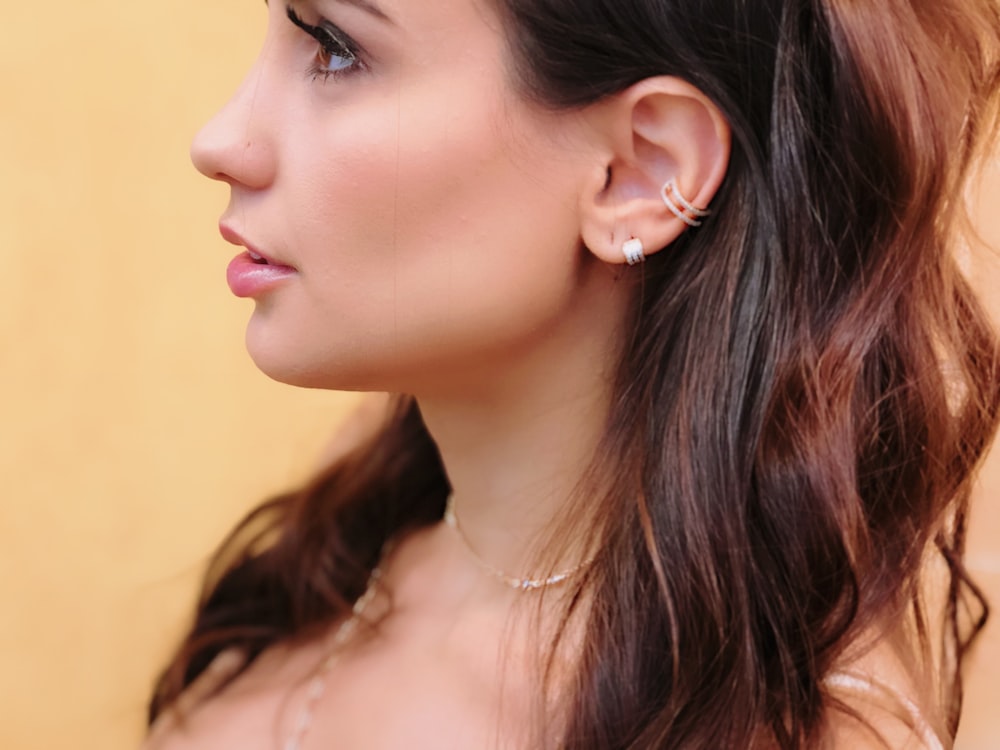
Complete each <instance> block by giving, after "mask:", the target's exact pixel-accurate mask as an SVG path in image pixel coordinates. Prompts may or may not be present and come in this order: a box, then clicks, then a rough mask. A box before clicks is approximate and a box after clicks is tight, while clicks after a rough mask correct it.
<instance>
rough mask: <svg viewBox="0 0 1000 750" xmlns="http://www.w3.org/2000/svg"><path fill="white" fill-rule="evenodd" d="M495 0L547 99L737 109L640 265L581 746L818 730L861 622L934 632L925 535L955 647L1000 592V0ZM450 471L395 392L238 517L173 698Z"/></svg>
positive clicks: (357, 581)
mask: <svg viewBox="0 0 1000 750" xmlns="http://www.w3.org/2000/svg"><path fill="white" fill-rule="evenodd" d="M495 4H496V5H498V6H499V12H500V15H501V18H502V19H503V21H504V23H505V27H506V32H507V39H508V48H509V61H510V68H511V70H510V72H511V76H512V79H513V81H514V82H515V85H516V86H518V88H519V89H520V90H521V91H522V92H523V94H524V95H525V96H526V97H528V98H530V99H532V100H534V101H536V102H538V103H539V104H541V105H543V106H547V107H552V108H570V109H571V108H578V107H585V106H587V105H589V104H591V103H593V102H596V101H599V100H601V99H602V98H604V97H607V96H611V95H613V94H615V93H617V92H620V91H621V90H623V89H624V88H626V87H628V86H629V85H631V84H633V83H635V82H638V81H640V80H643V79H644V78H646V77H649V76H654V75H676V76H680V77H682V78H684V79H686V80H688V81H690V82H691V83H693V84H694V85H696V86H697V87H698V88H700V89H701V90H702V91H703V92H704V93H705V94H706V95H707V96H709V97H710V98H711V99H712V100H713V101H714V102H715V103H716V105H717V106H718V107H719V108H720V109H721V110H722V112H723V114H724V115H725V117H726V118H727V120H728V122H729V124H730V126H731V129H732V134H733V149H732V157H731V162H730V166H729V170H728V173H727V176H726V178H725V181H724V183H723V185H722V186H721V188H720V191H719V194H718V196H717V197H716V199H715V201H714V203H713V209H714V211H715V215H714V216H713V217H712V219H711V220H710V221H708V222H706V223H705V225H704V226H703V227H701V228H700V229H698V230H697V231H694V232H688V233H686V234H684V235H683V236H682V237H681V238H680V239H679V240H678V241H677V242H675V243H674V245H673V246H672V247H671V248H670V250H669V251H668V252H662V253H657V254H656V255H655V256H653V257H651V259H650V261H649V262H648V263H647V264H646V265H645V266H644V267H643V269H642V272H641V277H640V283H637V285H636V294H635V305H634V312H633V314H634V316H635V319H636V321H641V325H636V326H634V330H635V331H636V332H637V333H635V335H633V336H632V337H631V338H630V339H629V340H628V341H627V342H626V344H625V348H624V352H623V355H622V358H621V363H620V367H619V370H618V376H617V381H616V386H615V396H614V401H613V404H612V410H611V416H610V419H609V423H608V426H607V431H606V435H605V439H604V448H605V449H606V450H605V452H604V455H606V456H608V457H609V459H608V460H606V461H604V462H602V463H601V464H599V465H595V470H594V476H595V477H598V478H599V479H600V480H601V481H600V482H599V488H600V490H601V494H600V495H599V496H598V498H597V499H595V494H594V493H591V494H590V499H589V501H588V502H589V503H590V504H591V513H590V514H589V515H587V516H585V517H587V518H588V519H590V520H591V522H590V525H589V527H588V529H587V530H586V533H590V534H591V535H592V536H593V538H596V539H599V540H600V541H601V544H600V552H599V554H598V556H597V558H596V560H595V564H594V565H593V566H592V567H591V568H590V571H589V573H588V575H586V576H585V577H583V578H582V579H581V580H580V581H579V582H578V584H577V585H578V587H579V588H580V593H583V592H586V593H587V594H588V596H589V599H588V600H589V601H590V602H591V604H590V608H589V609H588V612H587V616H586V618H587V619H586V637H585V639H584V644H583V650H582V653H580V654H579V655H578V657H579V661H578V665H577V671H576V679H575V682H574V683H573V686H572V690H571V696H570V701H569V706H568V709H567V717H568V718H567V721H566V725H565V727H564V730H563V731H562V739H561V740H560V745H561V746H563V747H566V748H579V749H581V750H583V749H586V750H609V749H611V748H636V749H639V748H667V747H669V748H750V747H760V746H777V747H781V748H800V747H803V746H807V745H810V744H813V743H814V742H815V741H817V740H818V739H819V738H820V737H821V734H822V731H823V722H824V717H825V715H826V712H827V711H828V710H829V709H831V708H836V704H835V702H834V701H833V700H832V698H831V697H830V696H829V694H828V692H827V691H826V690H824V688H823V678H824V677H825V676H826V675H827V674H829V672H830V671H831V670H832V669H833V668H834V667H835V665H836V664H837V660H838V658H840V657H842V656H843V655H844V651H845V649H846V648H847V647H848V646H849V645H851V644H852V643H855V642H856V641H857V640H858V639H860V638H862V636H863V635H864V634H866V633H869V632H872V631H873V630H875V631H877V630H878V629H879V628H881V627H884V625H885V623H886V622H887V621H889V620H890V619H894V618H897V617H909V618H911V619H912V620H913V622H914V623H915V624H916V629H917V631H918V632H920V633H923V634H924V638H927V637H929V636H928V635H927V634H928V633H933V632H936V631H935V630H934V628H932V627H929V626H928V623H927V621H926V617H927V614H926V613H925V611H924V610H925V608H924V607H923V605H922V603H921V597H922V593H923V586H924V585H925V584H924V576H923V575H922V574H923V571H924V569H925V563H926V560H927V557H928V551H929V550H936V554H939V555H940V556H941V558H942V559H943V560H944V561H946V563H947V565H948V568H949V570H950V573H951V580H952V583H951V585H950V588H949V590H948V592H947V599H948V612H947V613H946V615H947V620H948V622H949V623H950V625H949V627H948V632H947V637H948V639H949V641H950V648H951V652H952V653H957V654H958V661H959V662H960V659H961V654H962V653H963V652H964V650H965V649H966V647H967V644H968V641H969V640H970V638H971V637H972V634H974V632H975V631H976V630H978V629H979V628H980V627H981V626H982V623H983V617H984V616H985V615H983V616H981V617H979V618H978V619H977V620H976V621H975V622H973V623H972V624H971V627H965V628H963V627H960V621H961V618H960V617H959V614H960V609H961V602H962V600H963V597H964V596H965V594H967V593H968V592H970V591H971V592H972V593H976V592H975V589H974V587H972V586H971V584H969V582H968V580H967V577H966V575H965V573H964V571H963V568H962V564H961V559H962V547H963V537H964V528H965V517H966V510H967V503H968V496H969V488H970V481H971V476H972V474H973V471H974V469H975V468H976V466H977V464H978V462H979V461H980V460H981V458H982V455H983V453H984V451H985V449H986V446H987V445H988V443H989V440H990V439H991V437H992V435H993V433H994V431H995V428H996V425H997V421H998V414H1000V365H998V362H1000V353H998V345H997V340H996V337H995V334H994V332H993V330H992V329H991V327H990V325H989V323H988V321H987V320H986V319H985V317H984V315H983V313H982V312H981V310H980V308H979V307H978V305H977V303H976V301H975V299H974V298H973V295H972V294H971V292H970V290H969V288H968V286H967V284H966V282H965V280H964V278H963V277H962V275H961V274H960V273H959V271H958V269H957V268H956V262H955V254H954V251H955V247H956V242H957V238H958V237H959V230H960V229H961V228H962V222H961V218H962V210H963V206H962V201H961V196H962V188H963V185H964V184H965V179H966V177H967V172H968V171H969V169H970V166H971V165H972V163H973V160H974V157H975V156H976V154H977V153H978V152H979V151H980V149H981V147H982V144H983V143H984V141H985V140H986V138H987V136H990V135H993V134H994V133H995V131H996V127H995V124H996V118H995V105H996V95H995V92H996V87H997V84H998V81H1000V74H998V60H997V55H998V49H1000V11H998V9H997V6H996V5H995V4H993V3H992V2H989V0H937V1H936V2H933V3H931V2H912V1H911V0H754V1H753V2H750V1H744V0H739V1H738V0H495ZM608 487H610V488H611V489H605V488H608ZM448 491H449V487H448V479H447V477H446V475H445V471H444V467H443V466H442V464H441V461H440V457H439V456H438V454H437V451H436V448H435V446H434V443H433V441H432V440H431V437H430V436H429V435H428V433H427V431H426V429H425V427H424V425H423V423H422V420H421V418H420V414H419V410H418V407H417V406H416V404H415V403H413V402H412V400H410V399H407V398H400V399H398V402H397V408H396V411H395V412H394V414H393V416H392V418H391V419H390V420H389V421H388V422H387V424H386V426H385V427H384V428H383V429H382V430H381V431H380V432H379V433H378V434H377V435H376V436H375V437H374V438H373V439H371V440H370V441H367V442H366V443H365V444H364V445H362V446H360V447H359V448H358V449H357V450H356V451H355V452H354V453H353V454H351V455H350V456H349V457H347V458H346V459H344V460H342V461H340V462H338V463H337V465H335V466H333V467H331V468H330V469H329V470H328V471H327V472H326V473H324V474H323V475H322V476H320V477H317V478H316V479H315V480H314V481H313V482H311V483H310V484H309V485H308V486H306V487H304V488H302V489H300V490H298V491H296V492H293V493H290V494H288V495H286V496H283V497H280V498H277V499H275V500H272V501H271V502H269V503H267V504H266V505H264V506H262V507H261V508H260V509H258V510H257V511H255V512H254V513H253V514H252V515H251V516H250V517H249V518H248V519H247V520H246V521H245V522H244V523H243V524H242V525H241V526H240V527H239V528H238V529H237V531H236V532H234V534H233V536H231V537H230V539H228V540H227V541H226V543H225V544H224V545H223V547H222V549H221V550H220V552H219V553H218V556H217V558H216V563H215V565H214V566H213V568H212V570H211V571H210V574H209V576H208V578H207V580H206V584H205V588H204V592H203V595H202V598H201V601H200V603H199V605H198V610H197V616H196V619H195V622H194V625H193V626H192V628H191V630H190V632H189V633H188V634H187V636H186V637H185V639H184V641H183V643H182V644H181V646H180V648H179V650H178V652H177V654H176V655H175V657H174V658H173V659H172V661H171V663H170V665H169V666H168V668H167V669H166V671H165V672H164V674H163V676H162V678H161V679H160V681H159V683H158V685H157V688H156V692H155V695H154V698H153V701H152V704H151V709H150V716H151V717H155V716H156V715H157V714H158V713H160V712H161V711H162V710H163V709H164V707H166V706H169V705H171V704H172V703H173V702H174V701H175V700H176V699H177V697H178V696H179V694H180V693H181V691H182V690H183V689H184V688H185V686H187V685H189V684H190V683H191V682H192V680H194V679H195V678H196V677H197V676H198V675H199V674H200V673H201V672H202V671H203V670H204V669H205V667H206V666H207V664H208V663H209V662H210V661H211V660H212V658H213V657H214V656H215V655H217V654H218V653H220V652H221V651H222V650H224V649H227V648H230V647H238V648H240V649H241V650H242V651H243V652H244V653H245V654H246V655H247V657H248V663H249V661H252V660H253V659H254V658H255V657H256V656H257V655H258V654H260V653H261V651H263V650H264V649H265V648H267V647H268V646H270V645H273V644H275V643H277V642H279V641H283V640H288V639H293V638H300V637H307V636H309V635H312V634H315V633H316V632H317V631H318V630H320V629H322V628H324V627H328V626H329V625H330V623H331V622H333V621H334V620H335V619H336V618H337V617H339V616H341V615H343V614H344V613H345V612H346V611H347V610H348V609H349V607H350V605H351V602H352V601H353V600H354V599H356V598H357V597H358V596H359V594H360V593H361V591H362V589H363V588H364V586H365V582H366V580H367V578H368V575H369V572H370V571H371V569H372V567H373V566H374V565H375V564H376V562H377V558H378V555H379V551H380V550H381V549H382V547H383V545H384V544H385V542H386V541H387V540H388V539H390V538H393V537H395V536H397V535H399V534H400V533H401V532H403V531H404V530H406V529H409V528H414V527H419V526H422V525H426V524H429V523H432V522H434V521H436V520H438V519H440V518H441V515H442V512H443V508H444V502H445V498H446V497H447V494H448ZM594 508H597V511H596V512H597V515H596V516H595V515H594V510H593V509H594ZM980 599H981V597H980ZM974 619H975V618H974ZM950 672H951V673H952V674H954V678H955V684H954V686H953V689H951V690H950V691H949V696H950V700H951V701H952V703H951V705H950V706H949V707H948V708H949V713H950V719H951V725H950V727H949V730H950V731H952V732H953V731H954V730H955V726H956V725H955V722H956V721H957V716H958V709H959V701H960V689H959V685H960V683H959V675H958V667H957V665H952V668H951V669H950Z"/></svg>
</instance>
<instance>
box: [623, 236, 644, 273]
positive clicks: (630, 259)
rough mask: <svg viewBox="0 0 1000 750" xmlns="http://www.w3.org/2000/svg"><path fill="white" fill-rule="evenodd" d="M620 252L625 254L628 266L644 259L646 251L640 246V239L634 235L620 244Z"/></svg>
mask: <svg viewBox="0 0 1000 750" xmlns="http://www.w3.org/2000/svg"><path fill="white" fill-rule="evenodd" d="M622 253H623V254H624V255H625V262H626V263H628V264H629V265H630V266H634V265H636V264H638V263H642V262H644V261H645V260H646V253H645V250H644V248H643V246H642V240H640V239H637V238H635V237H633V238H632V239H630V240H626V241H625V243H624V244H623V245H622Z"/></svg>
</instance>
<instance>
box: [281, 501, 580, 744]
mask: <svg viewBox="0 0 1000 750" xmlns="http://www.w3.org/2000/svg"><path fill="white" fill-rule="evenodd" d="M444 521H445V523H447V524H448V525H449V526H450V527H451V528H453V529H454V530H455V532H456V533H457V534H458V538H459V539H461V540H462V544H463V546H464V547H465V548H466V549H467V550H468V551H469V554H470V555H471V556H472V559H473V560H475V561H476V563H477V564H478V565H479V566H480V567H481V568H482V569H483V570H485V571H486V572H487V573H489V574H490V575H491V576H493V577H494V578H496V579H497V580H499V581H501V582H502V583H503V584H505V585H506V586H509V587H510V588H512V589H515V590H517V591H534V590H536V589H542V588H545V587H546V586H555V585H556V584H559V583H562V582H563V581H566V580H568V579H569V578H572V577H573V576H574V575H576V574H577V573H579V572H580V571H581V570H583V569H584V568H585V567H587V566H588V565H590V564H591V563H592V562H593V561H594V558H593V557H588V558H587V559H586V560H584V561H583V562H582V563H580V564H579V565H575V566H574V567H572V568H570V569H569V570H566V571H563V572H562V573H556V574H555V575H551V576H549V577H548V578H519V577H517V576H512V575H510V574H508V573H505V572H503V571H502V570H499V569H497V568H494V567H493V566H492V565H490V564H489V563H488V562H486V561H485V560H484V559H483V558H482V557H480V556H479V554H478V553H477V552H476V550H475V549H474V548H473V547H472V544H470V543H469V539H468V538H467V537H466V536H465V532H464V531H462V527H461V526H459V524H458V518H456V516H455V504H454V499H453V496H451V495H449V496H448V502H447V504H446V505H445V510H444ZM381 575H382V572H381V570H380V569H379V568H375V569H374V570H373V571H372V574H371V577H370V578H369V579H368V588H367V589H366V590H365V593H364V594H362V595H361V597H360V598H359V599H358V600H357V601H356V602H355V603H354V607H353V609H352V611H351V615H350V617H348V618H347V619H346V620H344V622H343V623H341V625H340V626H339V627H338V628H337V632H336V633H335V634H334V636H333V643H332V644H331V647H330V654H329V656H327V657H326V659H324V660H323V663H322V664H320V666H319V669H317V670H316V674H314V675H313V678H312V679H311V680H310V681H309V687H308V688H307V689H306V697H305V703H304V704H303V706H302V710H301V711H300V712H299V715H298V718H297V719H296V721H295V724H294V725H293V726H292V731H291V732H290V733H289V735H288V737H287V738H286V739H285V741H284V743H283V744H282V750H302V743H303V742H304V741H305V738H306V735H307V734H308V733H309V729H310V728H311V727H312V723H313V717H314V715H315V712H316V704H318V703H319V700H320V698H322V697H323V694H324V693H325V692H326V676H327V674H328V673H329V671H330V669H331V667H333V665H334V664H335V663H336V661H337V657H338V656H339V655H340V653H339V650H340V647H341V646H343V645H344V643H345V642H346V641H347V639H348V638H350V636H351V634H352V633H353V632H354V631H355V630H356V629H357V626H358V620H359V618H360V616H361V614H362V613H363V612H364V610H365V608H366V607H367V606H368V604H369V603H370V602H371V600H372V599H373V598H374V596H375V583H376V582H377V581H378V579H379V577H380V576H381Z"/></svg>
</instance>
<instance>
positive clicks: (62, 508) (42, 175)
mask: <svg viewBox="0 0 1000 750" xmlns="http://www.w3.org/2000/svg"><path fill="white" fill-rule="evenodd" d="M264 21H265V13H264V7H263V3H253V2H247V0H171V2H169V3H124V4H123V3H120V2H116V3H112V2H110V1H109V0H89V1H88V2H85V3H80V2H69V1H68V0H54V2H52V3H47V4H38V3H30V2H22V3H13V2H10V3H6V7H5V8H4V11H3V14H2V21H0V357H2V360H0V747H2V748H5V750H6V749H10V750H61V749H62V748H66V749H67V750H68V749H69V748H73V750H90V749H91V748H93V749H94V750H96V749H97V748H100V749H101V750H119V749H121V750H124V749H125V748H130V747H135V745H136V744H137V742H138V739H139V737H140V736H141V727H142V707H143V703H144V701H145V698H146V695H147V692H148V689H149V685H150V681H151V679H152V676H153V673H154V671H155V669H156V667H157V665H159V664H160V663H161V662H162V660H163V659H164V657H165V655H166V653H167V651H168V649H169V646H170V643H171V642H172V639H173V638H174V637H175V636H176V634H177V632H178V629H179V626H180V623H181V622H182V621H183V617H184V613H186V611H187V608H188V607H189V606H190V603H191V598H192V595H193V587H194V583H195V581H196V578H197V573H198V572H199V570H200V566H201V564H202V562H203V561H204V559H205V556H206V554H207V552H208V551H209V550H210V549H211V547H212V546H213V545H214V544H215V543H216V542H217V541H218V540H219V539H220V538H221V536H222V534H223V533H224V532H225V531H226V530H227V529H228V528H229V527H230V526H231V525H232V523H233V522H234V521H235V519H236V518H237V517H238V516H239V515H241V513H242V512H243V510H244V509H245V508H247V507H248V506H249V505H250V504H252V503H253V502H255V501H257V500H259V499H260V498H262V497H263V496H265V495H266V494H268V493H270V492H272V491H275V490H277V489H280V488H283V487H285V486H287V485H289V484H291V483H292V482H294V481H295V480H296V479H298V478H300V477H301V476H303V475H304V474H305V473H306V472H307V471H308V470H309V469H310V467H312V466H313V465H314V463H315V462H316V459H317V456H318V454H319V453H320V451H321V449H322V445H323V444H324V441H325V440H326V439H327V438H328V436H329V434H330V433H331V431H332V428H333V425H334V424H335V423H336V422H337V421H338V420H339V419H340V418H341V416H342V414H343V413H344V411H345V409H347V408H349V407H350V405H351V404H352V403H353V400H354V397H352V396H347V395H343V394H328V393H318V392H306V391H299V390H294V389H291V388H287V387H284V386H280V385H276V384H273V383H271V382H270V381H268V380H267V379H266V378H264V377H263V376H262V375H260V374H258V373H257V372H256V370H255V369H254V368H253V366H252V364H251V363H250V361H249V359H248V358H247V356H246V354H245V352H244V350H243V343H242V330H243V326H244V323H245V320H246V317H247V314H248V312H249V303H247V302H244V301H238V300H235V299H234V298H233V297H232V296H231V295H230V294H229V292H228V289H227V288H226V285H225V281H224V269H225V265H226V263H227V261H228V259H229V258H230V257H231V256H232V255H233V254H234V251H233V249H232V248H230V247H229V246H226V245H224V243H223V242H222V240H221V239H219V238H218V235H217V233H216V230H215V226H216V220H217V218H218V215H219V213H220V211H221V210H222V208H223V206H224V205H225V200H226V195H225V193H226V191H225V189H224V188H223V187H221V186H219V185H212V184H209V182H208V181H207V180H205V179H203V178H201V177H200V176H199V175H197V174H196V173H195V172H194V170H193V169H192V168H191V167H190V166H189V164H188V159H187V148H188V143H189V141H190V138H191V136H192V135H193V133H194V132H195V130H196V129H197V127H198V126H199V125H200V124H201V123H202V122H203V121H204V120H205V119H206V118H207V117H208V116H209V115H210V114H211V113H212V112H213V111H214V110H215V109H216V108H217V107H218V106H219V105H221V103H222V102H223V101H224V100H225V98H226V97H227V96H228V95H229V93H230V91H231V90H232V89H233V88H234V87H235V85H236V84H237V82H238V81H239V79H240V77H241V76H242V74H243V72H244V70H245V69H246V68H247V67H248V65H249V64H250V62H251V60H252V58H253V56H254V54H255V52H256V49H257V46H258V44H259V41H260V39H261V36H262V34H263V27H264ZM997 184H998V185H1000V177H998V179H997ZM990 195H991V196H992V195H1000V191H997V192H995V193H994V192H991V193H990ZM991 231H992V230H991ZM994 236H995V237H997V238H1000V227H997V228H996V230H995V234H994ZM995 246H997V247H1000V239H998V241H997V242H996V245H995ZM977 263H980V264H981V268H980V270H979V271H978V272H977V273H978V275H979V277H980V278H981V279H984V281H983V285H984V288H989V289H991V290H997V289H1000V283H997V282H998V280H1000V262H998V261H997V260H996V259H995V258H994V259H985V258H979V259H978V260H977ZM989 274H992V277H990V276H989ZM989 278H992V280H993V281H992V282H989V281H985V279H989ZM993 293H994V294H995V295H996V302H997V303H998V304H997V305H996V306H997V308H998V316H1000V294H997V293H996V292H993ZM997 475H998V472H997V471H996V470H994V471H993V472H992V474H991V475H990V477H989V478H988V480H987V481H989V482H992V487H993V491H992V492H991V493H989V499H988V500H986V501H985V502H988V503H990V504H992V505H993V506H995V505H996V499H995V498H996V496H997V494H998V492H1000V477H998V476H997ZM977 511H978V514H977V517H976V523H975V524H974V526H975V528H974V531H975V534H976V538H975V539H974V540H973V555H972V558H973V564H974V567H975V568H976V569H978V570H979V571H980V578H981V579H982V580H983V581H984V582H985V583H987V585H988V587H989V588H991V589H992V591H993V592H994V593H993V598H994V601H997V602H1000V553H998V547H1000V544H998V541H997V540H998V539H1000V513H998V512H997V511H995V510H993V509H991V508H989V507H987V505H986V504H985V503H983V504H981V507H979V508H977ZM998 630H1000V625H995V626H994V627H993V628H992V630H991V632H990V635H989V639H988V641H987V642H985V643H983V644H982V646H981V651H982V652H983V653H984V656H983V657H981V658H980V664H985V663H987V658H988V659H990V660H991V662H990V663H992V664H994V665H997V666H1000V636H998V632H997V631H998ZM990 651H992V656H988V655H987V652H990ZM977 667H979V671H978V673H976V674H974V675H973V682H972V684H971V685H970V694H969V705H970V711H971V712H972V713H975V712H978V714H979V716H981V717H983V718H982V719H977V718H976V717H975V716H974V715H973V716H972V717H971V718H972V720H971V721H970V725H969V729H970V735H969V736H970V737H972V734H973V732H972V730H976V722H978V725H979V730H976V731H980V730H981V731H982V732H989V731H990V725H989V719H990V718H991V717H989V710H990V709H991V708H993V707H994V706H995V705H997V702H996V700H997V698H996V694H995V693H991V690H990V686H989V679H988V674H989V670H988V669H986V668H984V667H982V666H980V665H979V664H977ZM994 672H995V670H994ZM997 734H998V735H1000V731H998V732H997ZM978 742H979V741H978V740H972V739H969V740H968V741H967V743H966V744H965V745H964V747H966V748H968V750H973V748H979V747H983V748H986V747H995V746H996V745H992V744H981V745H980V744H978Z"/></svg>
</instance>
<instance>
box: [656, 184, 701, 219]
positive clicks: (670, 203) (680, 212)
mask: <svg viewBox="0 0 1000 750" xmlns="http://www.w3.org/2000/svg"><path fill="white" fill-rule="evenodd" d="M660 197H661V198H663V202H664V203H665V204H666V206H667V208H669V209H670V212H671V213H672V214H673V215H674V216H676V217H677V218H678V219H680V220H681V221H683V222H684V223H685V224H687V225H688V226H689V227H700V226H701V224H702V222H701V221H699V219H703V218H705V217H706V216H708V215H709V214H710V213H712V212H711V211H709V210H708V209H705V208H698V207H697V206H695V205H693V204H692V203H691V202H690V201H688V199H687V198H685V197H684V196H683V195H682V194H681V191H680V188H678V187H677V181H676V180H673V179H671V180H669V181H668V182H667V184H666V185H664V186H663V187H662V188H661V189H660Z"/></svg>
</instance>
